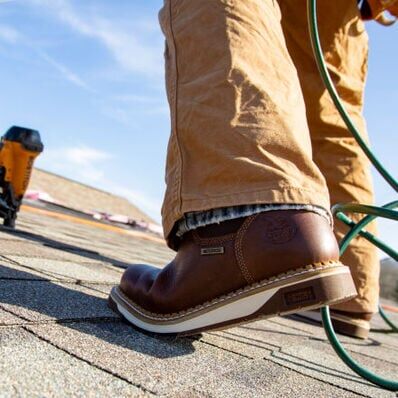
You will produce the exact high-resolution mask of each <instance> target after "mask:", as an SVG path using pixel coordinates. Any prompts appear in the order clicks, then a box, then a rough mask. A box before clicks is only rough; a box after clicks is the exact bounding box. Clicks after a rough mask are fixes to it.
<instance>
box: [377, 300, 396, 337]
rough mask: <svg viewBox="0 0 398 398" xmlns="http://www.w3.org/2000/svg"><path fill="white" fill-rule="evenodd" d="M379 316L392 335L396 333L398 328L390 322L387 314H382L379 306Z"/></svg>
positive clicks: (382, 310) (382, 311) (381, 308)
mask: <svg viewBox="0 0 398 398" xmlns="http://www.w3.org/2000/svg"><path fill="white" fill-rule="evenodd" d="M379 314H380V316H381V317H382V318H383V320H384V322H385V323H386V324H387V325H388V326H390V328H391V329H392V331H393V333H398V326H396V325H395V324H394V322H391V320H390V319H389V318H388V316H387V314H386V313H385V312H384V309H383V307H382V306H381V305H380V306H379Z"/></svg>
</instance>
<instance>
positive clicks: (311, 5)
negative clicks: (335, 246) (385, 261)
mask: <svg viewBox="0 0 398 398" xmlns="http://www.w3.org/2000/svg"><path fill="white" fill-rule="evenodd" d="M307 13H308V26H309V30H310V37H311V44H312V48H313V52H314V56H315V60H316V63H317V65H318V69H319V72H320V75H321V78H322V80H323V82H324V84H325V87H326V89H327V90H328V92H329V94H330V96H331V97H332V100H333V102H334V104H335V106H336V108H337V110H338V111H339V113H340V115H341V117H342V118H343V120H344V122H345V123H346V125H347V128H348V130H349V131H350V132H351V134H352V135H353V137H354V138H355V140H356V141H357V143H358V145H359V146H360V147H361V148H362V150H363V151H364V153H365V154H366V156H367V157H368V158H369V160H370V161H371V163H372V164H373V166H374V167H375V168H376V170H377V171H378V172H379V173H380V174H381V175H382V176H383V178H384V179H385V180H386V181H387V183H388V184H389V185H390V186H391V187H392V188H393V189H394V191H395V192H398V182H397V181H396V180H395V179H394V177H393V176H392V175H391V174H390V173H389V172H388V171H387V170H386V169H385V168H384V166H383V165H382V164H381V162H380V161H379V160H378V159H377V157H376V156H375V155H374V153H373V152H372V151H371V150H370V148H369V146H368V145H367V144H366V142H365V141H364V139H363V138H362V136H361V133H360V132H359V130H358V129H357V127H356V126H355V124H354V122H353V121H352V119H351V117H350V115H349V114H348V112H347V111H346V109H345V107H344V105H343V103H342V101H341V99H340V96H339V94H338V93H337V90H336V88H335V86H334V84H333V82H332V79H331V77H330V74H329V71H328V69H327V66H326V62H325V59H324V56H323V51H322V47H321V43H320V39H319V32H318V21H317V2H316V0H307ZM397 207H398V201H394V202H392V203H388V204H386V205H385V206H382V207H376V206H368V205H361V204H353V203H350V204H338V205H335V206H334V207H333V209H332V211H333V214H334V215H335V216H336V217H337V218H338V219H339V220H341V221H342V222H344V223H345V224H346V225H348V226H349V227H351V229H350V231H349V232H348V233H347V235H346V236H345V237H344V238H343V239H342V241H341V242H340V255H341V254H343V253H344V251H345V250H346V249H347V247H348V245H349V244H350V242H351V241H352V239H354V238H355V237H356V236H358V235H360V236H362V237H363V238H365V239H367V240H369V241H370V242H372V243H373V244H375V245H376V246H377V247H378V248H379V249H381V250H383V251H384V252H385V253H387V254H388V255H389V256H391V257H392V258H393V259H395V260H397V261H398V253H397V252H396V251H395V250H394V249H393V248H391V247H390V246H388V245H387V244H386V243H384V242H382V241H381V240H380V239H378V238H377V237H375V236H374V235H372V234H371V233H369V232H367V231H365V230H364V229H363V228H364V227H365V226H366V225H367V224H369V223H370V222H371V221H373V220H374V219H375V218H377V217H383V218H388V219H391V220H398V211H396V210H394V209H395V208H397ZM345 212H350V213H360V214H364V215H366V216H365V217H364V218H363V219H362V220H361V221H360V222H358V223H354V222H353V221H352V220H351V219H350V218H349V217H347V216H346V215H345V214H344V213H345ZM321 312H322V320H323V325H324V328H325V331H326V335H327V337H328V339H329V342H330V343H331V345H332V347H333V348H334V350H335V351H336V353H337V355H338V356H339V357H340V358H341V359H342V360H343V361H344V363H345V364H346V365H347V366H349V367H350V368H351V369H352V370H353V371H354V372H355V373H357V374H358V375H360V376H362V377H363V378H364V379H366V380H368V381H370V382H371V383H374V384H376V385H378V386H380V387H383V388H385V389H387V390H391V391H398V381H396V380H389V379H385V378H383V377H381V376H379V375H377V374H375V373H373V372H372V371H370V370H368V369H366V368H365V367H363V366H361V365H360V364H359V363H358V362H356V361H355V360H354V359H353V358H352V357H351V356H350V355H349V354H348V352H347V351H346V350H345V348H344V347H343V346H342V344H341V343H340V341H339V339H338V337H337V336H336V333H335V331H334V329H333V325H332V322H331V319H330V312H329V308H328V307H325V308H322V310H321ZM379 312H380V315H381V316H382V318H383V319H384V320H385V322H386V323H387V324H388V325H389V326H390V327H391V328H392V330H393V331H398V327H397V326H396V325H395V324H394V323H393V322H392V321H391V320H390V319H389V318H388V316H387V315H386V314H385V312H384V310H383V309H382V308H381V307H379Z"/></svg>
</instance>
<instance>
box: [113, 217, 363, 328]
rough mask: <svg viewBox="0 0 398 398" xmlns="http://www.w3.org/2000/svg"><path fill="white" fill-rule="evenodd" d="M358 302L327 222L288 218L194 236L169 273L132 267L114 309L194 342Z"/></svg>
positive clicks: (237, 223) (242, 222)
mask: <svg viewBox="0 0 398 398" xmlns="http://www.w3.org/2000/svg"><path fill="white" fill-rule="evenodd" d="M355 296H356V290H355V286H354V283H353V280H352V278H351V274H350V271H349V269H348V268H347V267H345V266H344V265H343V264H341V263H340V262H339V251H338V247H337V243H336V240H335V238H334V235H333V232H332V230H331V228H330V226H329V224H328V222H327V220H326V219H324V218H323V217H321V216H319V215H317V214H315V213H311V212H306V211H294V210H284V211H272V212H265V213H260V214H257V215H253V216H250V217H246V218H241V219H238V220H231V221H225V222H223V223H221V224H218V225H210V226H207V227H203V228H199V229H197V230H195V231H190V232H188V233H186V234H185V235H184V237H183V241H182V243H181V245H180V247H179V249H178V253H177V256H176V258H175V259H174V260H173V261H172V262H171V263H170V264H168V265H167V266H166V267H165V268H163V269H158V268H155V267H151V266H148V265H135V266H131V267H129V268H128V269H127V270H126V271H125V273H124V275H123V276H122V280H121V282H120V285H119V286H117V287H114V288H113V289H112V291H111V294H110V297H109V305H110V307H111V308H112V309H114V310H115V311H117V312H119V313H120V314H121V315H122V316H123V317H124V318H126V319H127V321H129V322H131V323H132V324H133V325H135V326H137V327H139V328H141V329H145V330H147V331H151V332H156V333H167V334H183V335H188V334H195V333H198V332H202V331H205V330H209V329H222V328H226V327H229V326H232V325H237V324H240V323H245V322H249V321H253V320H255V319H258V318H269V317H273V316H276V315H280V314H289V313H294V312H298V311H299V310H303V309H314V308H318V307H321V306H324V305H330V304H336V303H339V302H342V301H345V300H348V299H351V298H353V297H355Z"/></svg>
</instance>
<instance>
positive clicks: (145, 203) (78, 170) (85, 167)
mask: <svg viewBox="0 0 398 398" xmlns="http://www.w3.org/2000/svg"><path fill="white" fill-rule="evenodd" d="M112 158H113V155H112V154H110V153H108V152H104V151H101V150H99V149H97V148H94V147H89V146H76V147H73V146H72V147H66V148H47V149H46V151H45V152H44V153H43V155H42V156H41V157H39V158H38V162H37V165H38V166H39V167H42V168H44V169H46V170H49V171H52V172H54V173H57V174H60V175H63V176H66V177H69V178H71V177H72V178H73V179H75V180H77V181H80V182H82V183H85V184H89V185H93V186H96V187H98V188H100V189H104V190H106V191H108V192H111V193H113V194H115V195H119V196H122V197H124V198H126V199H128V200H129V201H130V202H131V203H133V204H134V205H136V206H138V207H139V208H140V209H142V210H143V211H145V212H146V213H147V214H149V215H150V216H151V217H152V218H153V219H155V220H156V221H159V220H160V207H161V203H160V201H159V200H157V199H155V198H152V197H150V196H148V195H147V194H146V193H144V192H141V191H139V190H137V189H133V188H130V187H128V185H121V184H119V183H117V182H115V181H114V180H113V179H112V178H110V177H109V175H108V171H109V166H108V165H109V161H111V160H112Z"/></svg>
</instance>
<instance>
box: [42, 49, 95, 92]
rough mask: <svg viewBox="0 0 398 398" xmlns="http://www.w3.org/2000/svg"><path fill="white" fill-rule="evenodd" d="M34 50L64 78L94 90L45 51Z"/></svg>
mask: <svg viewBox="0 0 398 398" xmlns="http://www.w3.org/2000/svg"><path fill="white" fill-rule="evenodd" d="M36 52H37V54H38V55H39V56H40V58H42V59H43V60H44V61H46V62H47V63H48V64H49V65H50V66H52V67H53V68H54V69H56V70H57V71H58V72H59V73H60V74H61V75H62V76H63V77H64V78H65V80H67V81H69V82H71V83H73V84H74V85H76V86H78V87H80V88H83V89H85V90H88V91H91V92H94V90H93V89H91V88H90V87H89V85H88V84H87V83H86V82H85V81H84V80H83V79H81V78H80V77H79V76H78V75H77V74H76V73H74V72H72V71H71V70H70V69H69V68H68V67H66V66H65V65H63V64H61V63H60V62H58V61H56V60H55V59H54V58H52V57H50V56H49V55H48V54H47V53H46V52H44V51H42V50H36Z"/></svg>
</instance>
